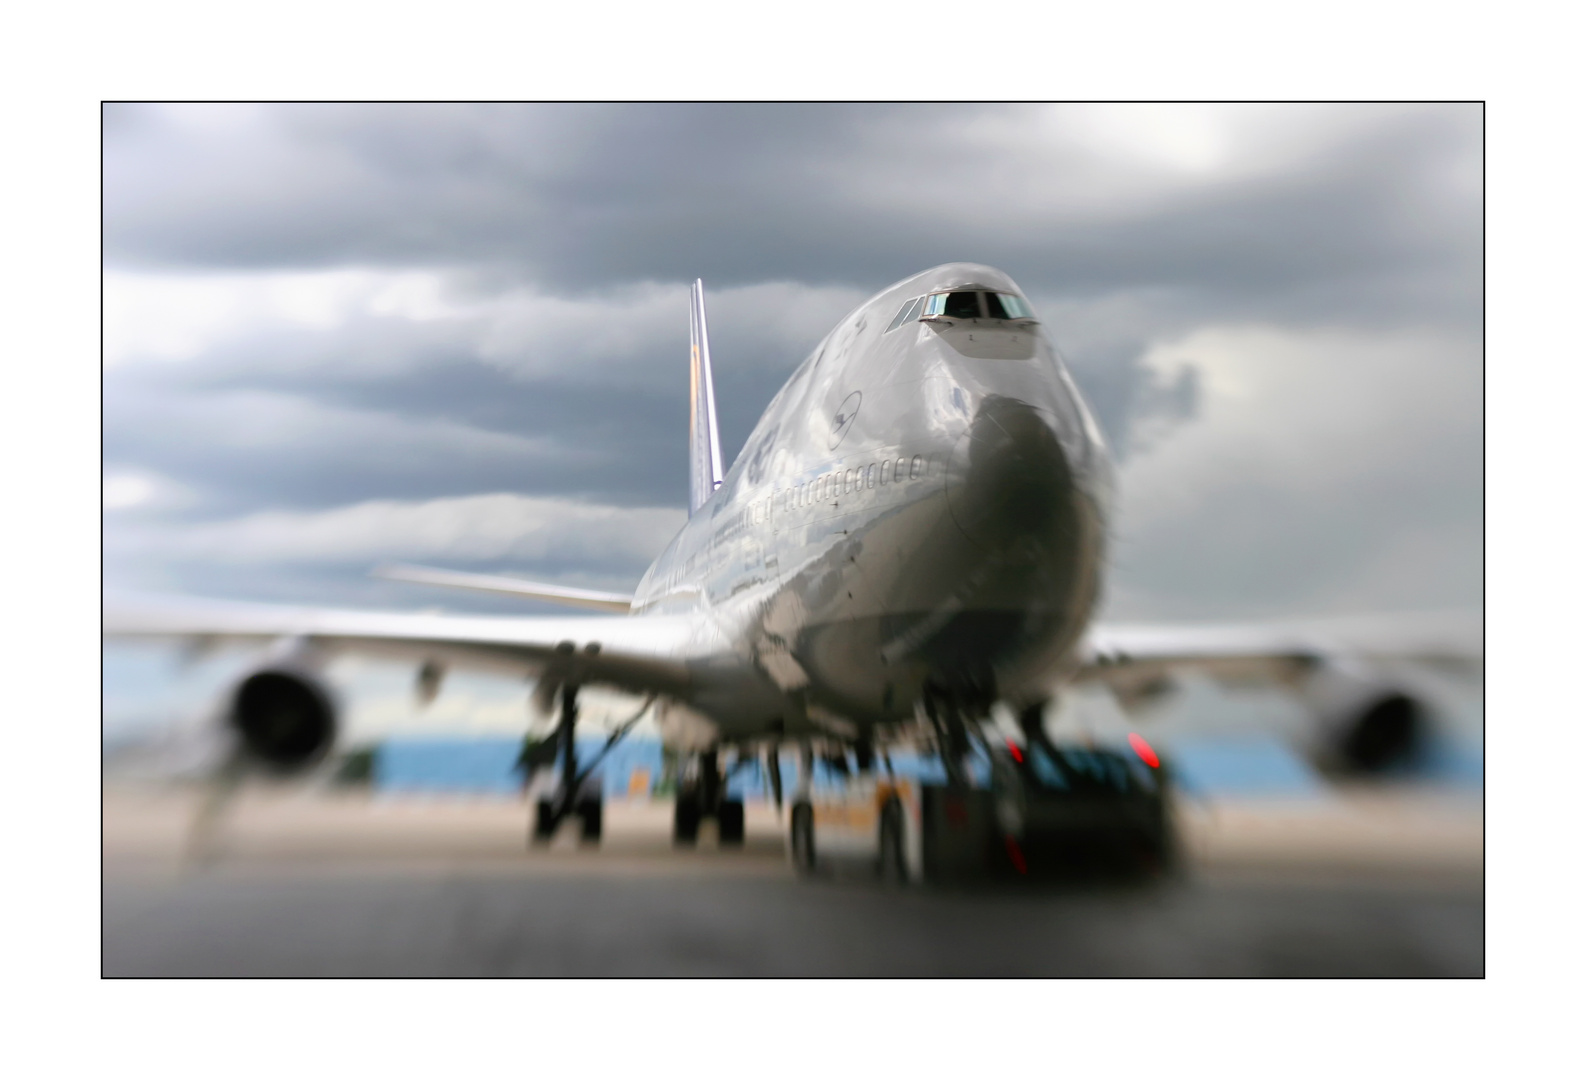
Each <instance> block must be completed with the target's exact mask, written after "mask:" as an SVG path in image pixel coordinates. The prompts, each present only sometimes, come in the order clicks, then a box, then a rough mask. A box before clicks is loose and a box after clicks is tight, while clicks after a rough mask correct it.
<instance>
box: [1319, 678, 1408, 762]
mask: <svg viewBox="0 0 1586 1080" xmlns="http://www.w3.org/2000/svg"><path fill="white" fill-rule="evenodd" d="M1421 714H1422V709H1421V706H1420V704H1419V703H1418V702H1417V701H1416V700H1415V699H1414V698H1412V697H1410V696H1409V695H1408V694H1403V693H1390V694H1387V695H1385V696H1383V697H1380V698H1377V699H1376V700H1374V701H1372V702H1371V703H1370V704H1369V705H1368V706H1367V707H1366V708H1365V709H1364V710H1363V711H1362V712H1360V713H1359V714H1358V718H1357V719H1355V720H1354V721H1353V722H1352V723H1351V724H1349V726H1348V727H1346V728H1345V730H1344V733H1343V734H1344V738H1343V742H1342V744H1341V745H1340V747H1339V751H1340V753H1341V754H1342V756H1343V759H1344V761H1345V762H1347V763H1348V764H1349V765H1350V766H1351V767H1353V768H1355V769H1358V770H1359V771H1361V772H1381V771H1383V770H1384V769H1390V768H1392V767H1393V766H1395V765H1402V764H1408V763H1410V762H1411V761H1413V760H1414V758H1415V755H1416V752H1417V751H1418V750H1419V749H1420V748H1421V744H1422V741H1423V737H1424V734H1423V731H1422V728H1423V727H1424V726H1425V721H1424V719H1423V717H1422V715H1421Z"/></svg>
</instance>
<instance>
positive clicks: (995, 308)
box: [986, 293, 1035, 319]
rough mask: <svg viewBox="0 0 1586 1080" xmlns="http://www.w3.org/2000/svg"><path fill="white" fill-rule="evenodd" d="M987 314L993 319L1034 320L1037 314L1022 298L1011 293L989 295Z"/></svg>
mask: <svg viewBox="0 0 1586 1080" xmlns="http://www.w3.org/2000/svg"><path fill="white" fill-rule="evenodd" d="M986 313H987V314H988V315H989V316H990V317H991V318H993V319H1033V318H1035V313H1034V312H1033V311H1031V310H1030V305H1029V304H1026V303H1025V302H1024V299H1023V298H1022V297H1018V296H1013V295H1011V294H1009V293H987V294H986Z"/></svg>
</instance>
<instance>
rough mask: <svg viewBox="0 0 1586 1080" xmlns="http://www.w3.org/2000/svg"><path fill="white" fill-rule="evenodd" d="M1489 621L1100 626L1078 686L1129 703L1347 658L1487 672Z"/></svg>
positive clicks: (1276, 676)
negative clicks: (1173, 686)
mask: <svg viewBox="0 0 1586 1080" xmlns="http://www.w3.org/2000/svg"><path fill="white" fill-rule="evenodd" d="M1482 651H1483V642H1482V625H1481V618H1480V616H1477V615H1472V614H1470V613H1467V612H1459V613H1431V614H1417V615H1386V616H1360V617H1352V618H1347V619H1319V620H1311V621H1305V622H1290V623H1251V624H1185V625H1171V624H1162V625H1145V624H1134V625H1121V624H1114V625H1105V624H1103V625H1098V626H1096V627H1094V628H1092V630H1091V632H1090V635H1089V638H1088V640H1087V642H1086V646H1085V649H1084V654H1083V666H1082V667H1081V670H1080V672H1079V674H1078V676H1077V680H1078V681H1089V682H1099V683H1103V684H1105V685H1106V686H1108V687H1109V688H1110V689H1111V690H1112V691H1113V692H1114V693H1116V694H1117V695H1118V697H1119V699H1120V700H1121V701H1123V702H1124V703H1125V704H1132V703H1135V702H1137V701H1139V700H1141V699H1143V698H1148V697H1150V696H1152V695H1154V694H1155V693H1156V692H1158V691H1159V690H1160V689H1161V688H1163V687H1164V686H1165V685H1166V682H1167V680H1168V679H1169V678H1170V677H1171V676H1172V675H1174V674H1175V673H1178V672H1184V671H1196V672H1200V673H1202V674H1205V675H1209V676H1210V677H1212V678H1214V679H1216V680H1217V681H1219V682H1222V683H1226V684H1249V683H1263V682H1265V683H1281V684H1284V685H1288V686H1295V685H1297V684H1299V683H1300V682H1301V681H1302V680H1303V679H1304V678H1305V677H1306V676H1307V675H1309V674H1310V673H1311V672H1312V671H1314V670H1315V669H1316V668H1317V667H1318V666H1320V665H1322V664H1324V663H1328V662H1333V661H1337V660H1339V659H1344V658H1363V659H1374V660H1405V661H1414V662H1419V663H1425V664H1428V665H1432V666H1440V667H1453V668H1458V669H1461V670H1467V671H1468V670H1479V668H1480V665H1481V657H1482Z"/></svg>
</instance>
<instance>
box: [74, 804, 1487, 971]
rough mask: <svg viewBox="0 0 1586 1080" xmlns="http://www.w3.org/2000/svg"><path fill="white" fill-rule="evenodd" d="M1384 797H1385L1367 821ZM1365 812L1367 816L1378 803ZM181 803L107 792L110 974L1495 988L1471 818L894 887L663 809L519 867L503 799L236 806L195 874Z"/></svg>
mask: <svg viewBox="0 0 1586 1080" xmlns="http://www.w3.org/2000/svg"><path fill="white" fill-rule="evenodd" d="M1373 799H1375V801H1373ZM1362 800H1364V801H1362ZM191 810H192V800H191V797H190V796H175V795H171V794H163V795H161V794H149V793H126V792H112V791H107V792H106V803H105V877H104V894H103V895H104V908H103V973H104V974H105V975H106V976H110V977H115V976H656V975H661V976H1043V977H1044V976H1412V977H1413V976H1467V977H1468V976H1481V975H1482V974H1483V973H1484V969H1485V967H1484V965H1485V962H1484V935H1485V930H1484V901H1483V895H1482V881H1481V869H1480V861H1481V856H1480V836H1481V830H1480V817H1479V812H1478V813H1474V814H1473V812H1472V808H1471V807H1470V806H1468V805H1464V806H1450V805H1447V804H1443V803H1438V802H1435V801H1433V802H1427V801H1425V800H1421V801H1416V800H1406V799H1386V800H1384V799H1383V798H1380V797H1377V796H1362V797H1361V798H1360V799H1354V800H1345V801H1342V802H1340V801H1338V800H1334V801H1333V802H1331V803H1328V804H1324V805H1322V806H1320V807H1317V806H1310V807H1308V808H1306V807H1296V806H1288V807H1250V806H1245V807H1220V808H1216V807H1214V808H1207V807H1201V808H1199V809H1198V810H1196V811H1194V812H1193V813H1188V814H1186V826H1185V834H1186V842H1187V845H1188V847H1189V849H1190V854H1191V859H1190V865H1189V866H1188V867H1187V869H1186V871H1185V873H1184V874H1183V875H1182V876H1181V877H1180V878H1179V879H1177V880H1173V881H1169V882H1167V883H1162V884H1155V885H1150V886H1139V885H1117V884H1112V885H1101V884H1090V885H1081V884H1075V883H1070V884H1068V885H1057V886H1046V887H1042V888H1017V887H1015V888H996V889H991V888H987V889H979V890H967V891H965V890H960V891H950V890H941V889H921V888H910V889H904V890H895V889H888V888H886V887H884V886H882V885H880V884H879V883H877V882H875V881H874V880H873V879H871V878H870V877H869V876H868V875H865V874H863V873H859V872H845V873H838V874H834V875H827V876H824V877H820V878H817V879H813V880H803V879H799V878H797V877H795V876H794V875H793V873H792V872H791V870H790V869H789V868H788V866H787V863H786V861H785V859H784V858H783V855H782V847H781V839H780V832H779V826H778V824H777V821H776V819H775V817H774V815H773V814H772V813H771V812H770V811H769V809H767V808H754V810H753V811H752V812H751V815H750V820H749V827H750V830H749V832H750V835H749V842H748V844H747V845H746V847H745V850H743V851H717V850H713V849H712V848H711V845H710V844H709V842H708V839H707V842H706V843H705V844H704V846H703V848H702V850H699V851H695V852H687V853H678V852H673V851H671V850H670V849H669V844H668V843H667V834H666V822H667V815H668V813H669V810H668V808H667V807H666V806H665V804H642V805H634V806H628V807H624V806H622V805H621V804H613V805H612V807H610V808H609V809H608V822H609V824H608V840H607V843H605V844H604V845H603V846H602V848H601V849H599V850H590V849H579V848H578V847H577V846H576V844H574V843H573V842H572V841H571V839H570V838H563V839H560V840H559V841H558V843H557V845H556V846H555V847H554V848H553V849H552V850H550V851H540V852H536V853H532V854H531V853H527V852H525V851H524V850H523V843H522V837H523V827H524V822H525V815H524V808H523V807H522V805H521V804H517V803H514V802H512V801H510V800H503V801H488V802H472V803H470V802H466V801H451V802H431V803H422V802H414V801H407V802H400V803H396V802H393V803H384V804H382V803H380V802H379V801H370V800H367V799H363V800H359V799H348V798H332V797H326V796H322V795H312V794H298V795H272V796H261V797H257V798H254V799H252V800H244V802H243V804H242V805H239V806H238V807H237V808H236V811H235V812H234V814H233V815H232V816H231V818H230V819H229V820H227V821H225V822H223V823H222V826H221V828H220V829H219V830H218V831H217V833H216V834H215V836H214V837H212V838H211V843H210V846H209V848H208V851H207V854H206V855H204V857H201V858H184V857H183V856H182V843H183V842H184V840H185V839H186V834H185V828H186V825H187V822H188V821H189V820H190V814H191Z"/></svg>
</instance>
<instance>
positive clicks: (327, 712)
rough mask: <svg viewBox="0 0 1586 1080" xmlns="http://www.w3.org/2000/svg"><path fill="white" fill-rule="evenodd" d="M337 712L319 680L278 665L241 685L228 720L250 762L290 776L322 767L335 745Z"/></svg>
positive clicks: (256, 674)
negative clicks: (321, 763)
mask: <svg viewBox="0 0 1586 1080" xmlns="http://www.w3.org/2000/svg"><path fill="white" fill-rule="evenodd" d="M336 712H337V710H336V705H335V702H334V700H333V698H332V696H331V693H330V690H329V689H328V688H327V687H326V686H325V684H324V683H323V682H321V681H320V680H319V679H318V678H317V677H316V676H314V675H312V674H310V673H308V672H306V671H303V670H301V669H298V668H295V667H291V666H275V667H265V668H261V669H259V670H257V671H255V672H253V673H252V674H251V675H248V676H246V677H245V678H244V679H243V680H242V681H241V682H239V683H238V684H237V687H236V690H235V691H233V693H232V695H231V700H230V705H229V709H228V712H227V718H226V719H227V726H228V727H229V728H230V729H231V731H232V733H233V735H234V736H235V737H236V739H237V741H238V744H239V746H240V749H241V751H242V755H243V756H244V757H245V758H246V759H247V760H249V761H250V762H252V763H254V764H257V765H261V766H263V767H264V768H265V769H267V770H268V771H270V772H274V773H277V774H279V775H289V774H292V773H297V772H302V771H303V770H304V769H307V768H309V767H311V766H312V765H314V764H316V763H317V762H319V760H320V759H321V758H323V757H324V756H325V753H326V751H328V750H329V749H330V748H331V746H332V745H333V744H334V743H335V742H336Z"/></svg>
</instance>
